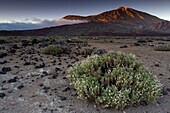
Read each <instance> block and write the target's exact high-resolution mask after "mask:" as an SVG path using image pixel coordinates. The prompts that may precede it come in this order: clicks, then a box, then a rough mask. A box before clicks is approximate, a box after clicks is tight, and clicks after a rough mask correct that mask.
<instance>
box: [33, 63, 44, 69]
mask: <svg viewBox="0 0 170 113" xmlns="http://www.w3.org/2000/svg"><path fill="white" fill-rule="evenodd" d="M44 67H45V63H41V64H38V65H36V66H35V68H36V69H38V68H44Z"/></svg>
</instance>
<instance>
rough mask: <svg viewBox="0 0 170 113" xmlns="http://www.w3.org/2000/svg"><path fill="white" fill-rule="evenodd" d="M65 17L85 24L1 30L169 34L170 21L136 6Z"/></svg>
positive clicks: (30, 32)
mask: <svg viewBox="0 0 170 113" xmlns="http://www.w3.org/2000/svg"><path fill="white" fill-rule="evenodd" d="M62 19H66V20H81V21H84V23H79V24H72V25H62V26H55V27H48V28H42V29H36V30H23V31H0V35H1V36H9V35H12V36H13V35H15V36H18V35H22V36H23V35H24V36H26V35H34V36H40V35H45V36H50V35H58V36H81V35H83V36H84V35H99V36H100V35H132V36H134V35H142V36H145V35H154V36H156V35H166V36H167V35H168V36H170V22H169V21H165V20H163V19H160V18H158V17H156V16H153V15H151V14H148V13H145V12H142V11H138V10H135V9H133V8H125V7H119V8H118V9H115V10H110V11H106V12H103V13H100V14H97V15H90V16H78V15H68V16H65V17H63V18H62Z"/></svg>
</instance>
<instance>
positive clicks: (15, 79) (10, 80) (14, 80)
mask: <svg viewBox="0 0 170 113" xmlns="http://www.w3.org/2000/svg"><path fill="white" fill-rule="evenodd" d="M17 79H18V78H17V77H14V78H12V79H9V80H8V81H7V82H8V83H13V82H17Z"/></svg>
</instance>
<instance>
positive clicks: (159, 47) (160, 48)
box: [154, 44, 170, 51]
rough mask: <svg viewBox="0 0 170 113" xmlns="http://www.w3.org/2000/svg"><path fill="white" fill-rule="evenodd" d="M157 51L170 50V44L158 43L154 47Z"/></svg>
mask: <svg viewBox="0 0 170 113" xmlns="http://www.w3.org/2000/svg"><path fill="white" fill-rule="evenodd" d="M154 50H155V51H170V44H164V45H157V46H155V48H154Z"/></svg>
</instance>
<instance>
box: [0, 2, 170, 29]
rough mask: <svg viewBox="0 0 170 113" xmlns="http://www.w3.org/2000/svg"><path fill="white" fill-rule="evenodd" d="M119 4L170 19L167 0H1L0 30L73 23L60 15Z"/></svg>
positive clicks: (91, 11)
mask: <svg viewBox="0 0 170 113" xmlns="http://www.w3.org/2000/svg"><path fill="white" fill-rule="evenodd" d="M120 6H124V7H129V8H134V9H137V10H140V11H144V12H147V13H150V14H152V15H155V16H157V17H159V18H162V19H165V20H170V14H169V12H170V7H169V6H170V0H0V30H18V29H21V30H22V29H36V28H41V27H49V26H56V25H62V24H65V23H67V24H69V23H71V24H72V23H77V22H69V21H66V22H65V21H64V20H61V19H60V18H62V17H64V16H66V15H82V16H87V15H95V14H99V13H101V12H104V11H108V10H113V9H117V8H118V7H120ZM78 23H79V22H78Z"/></svg>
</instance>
